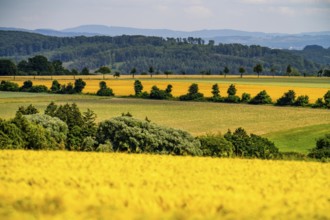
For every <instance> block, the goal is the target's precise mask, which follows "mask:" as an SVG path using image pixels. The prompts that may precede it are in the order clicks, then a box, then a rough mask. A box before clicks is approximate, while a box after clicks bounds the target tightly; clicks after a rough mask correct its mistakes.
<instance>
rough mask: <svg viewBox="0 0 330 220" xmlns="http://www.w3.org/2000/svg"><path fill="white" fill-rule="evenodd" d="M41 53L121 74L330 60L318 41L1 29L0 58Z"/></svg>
mask: <svg viewBox="0 0 330 220" xmlns="http://www.w3.org/2000/svg"><path fill="white" fill-rule="evenodd" d="M70 31H72V30H70ZM82 31H83V30H82ZM70 33H71V32H70ZM39 54H41V55H44V56H46V57H47V58H49V59H50V60H60V61H62V62H64V64H65V66H66V67H68V68H77V69H78V70H81V69H82V68H84V67H88V68H90V69H96V68H98V67H100V66H103V65H106V66H110V67H111V68H112V69H114V70H115V71H121V72H122V73H129V72H130V70H131V69H132V68H133V67H135V68H137V71H138V72H147V71H148V69H149V67H150V66H153V67H154V69H155V73H156V72H164V71H172V72H175V73H182V74H183V73H186V74H197V73H204V74H219V73H220V72H221V71H223V69H224V67H225V66H228V67H229V69H230V73H237V72H238V68H239V67H241V66H242V67H244V68H245V69H246V70H247V73H253V66H255V65H256V64H257V63H260V64H262V65H263V67H264V74H270V69H271V68H275V70H276V73H277V74H279V75H281V74H283V73H284V72H285V70H286V67H287V65H289V64H290V65H291V66H292V67H293V68H296V69H298V70H299V71H301V72H304V73H308V74H314V73H315V72H317V71H318V70H319V69H320V68H322V67H324V66H326V65H328V64H329V63H330V49H324V48H323V47H320V46H309V47H306V48H305V49H304V50H302V51H293V50H279V49H270V48H267V47H261V46H256V45H252V46H246V45H242V44H237V43H235V44H213V43H212V42H205V41H204V40H203V39H202V38H193V37H188V38H166V39H165V38H162V37H147V36H142V35H134V36H128V35H123V36H116V37H109V36H93V37H86V36H78V37H53V36H45V35H41V34H36V33H30V32H22V31H0V58H9V59H12V60H15V61H16V62H17V63H18V62H19V61H21V60H22V59H28V58H29V57H32V56H35V55H39Z"/></svg>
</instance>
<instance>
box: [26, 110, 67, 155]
mask: <svg viewBox="0 0 330 220" xmlns="http://www.w3.org/2000/svg"><path fill="white" fill-rule="evenodd" d="M25 118H27V120H28V121H30V122H32V123H34V124H37V125H41V126H42V127H43V128H44V129H45V130H46V131H47V132H48V133H49V134H50V136H51V137H52V138H53V139H54V140H55V141H54V143H56V144H55V145H54V146H53V147H52V149H59V150H63V149H64V148H65V142H66V138H67V133H68V126H67V125H66V123H65V122H63V121H62V120H60V119H59V118H56V117H51V116H49V115H41V114H34V115H27V116H25Z"/></svg>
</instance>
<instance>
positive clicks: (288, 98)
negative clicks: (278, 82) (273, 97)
mask: <svg viewBox="0 0 330 220" xmlns="http://www.w3.org/2000/svg"><path fill="white" fill-rule="evenodd" d="M295 99H296V93H295V91H293V90H289V91H288V92H286V93H284V95H283V96H282V97H281V98H279V99H278V100H277V102H276V105H281V106H283V105H293V104H294V103H295Z"/></svg>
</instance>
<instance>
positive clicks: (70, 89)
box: [0, 79, 86, 94]
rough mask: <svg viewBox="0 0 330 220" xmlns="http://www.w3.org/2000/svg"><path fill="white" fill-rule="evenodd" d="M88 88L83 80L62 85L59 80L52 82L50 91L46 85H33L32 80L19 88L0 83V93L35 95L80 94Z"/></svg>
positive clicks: (11, 84) (16, 85) (12, 84)
mask: <svg viewBox="0 0 330 220" xmlns="http://www.w3.org/2000/svg"><path fill="white" fill-rule="evenodd" d="M85 86H86V82H85V81H84V80H82V79H76V80H75V82H74V84H72V83H68V84H60V83H59V82H58V81H57V80H54V81H53V82H52V86H51V88H50V90H49V89H48V88H47V86H45V85H36V86H34V85H33V82H32V81H31V80H27V81H25V82H23V85H22V86H21V87H19V85H18V84H17V83H14V82H10V81H5V80H2V81H1V83H0V91H9V92H34V93H42V92H43V93H45V92H50V93H57V94H77V93H78V94H79V93H82V91H83V89H84V88H85Z"/></svg>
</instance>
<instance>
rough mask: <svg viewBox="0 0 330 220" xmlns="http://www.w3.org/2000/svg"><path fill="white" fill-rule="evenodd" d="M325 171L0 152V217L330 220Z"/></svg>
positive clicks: (235, 162) (329, 172)
mask: <svg viewBox="0 0 330 220" xmlns="http://www.w3.org/2000/svg"><path fill="white" fill-rule="evenodd" d="M329 168H330V165H329V164H321V163H312V162H284V161H261V160H242V159H212V158H192V157H173V156H155V155H129V154H118V153H77V152H64V151H57V152H42V151H39V152H32V151H0V219H35V218H36V219H77V218H78V219H160V218H161V219H329V218H330V212H329V209H330V185H329V184H330V169H329Z"/></svg>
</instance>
